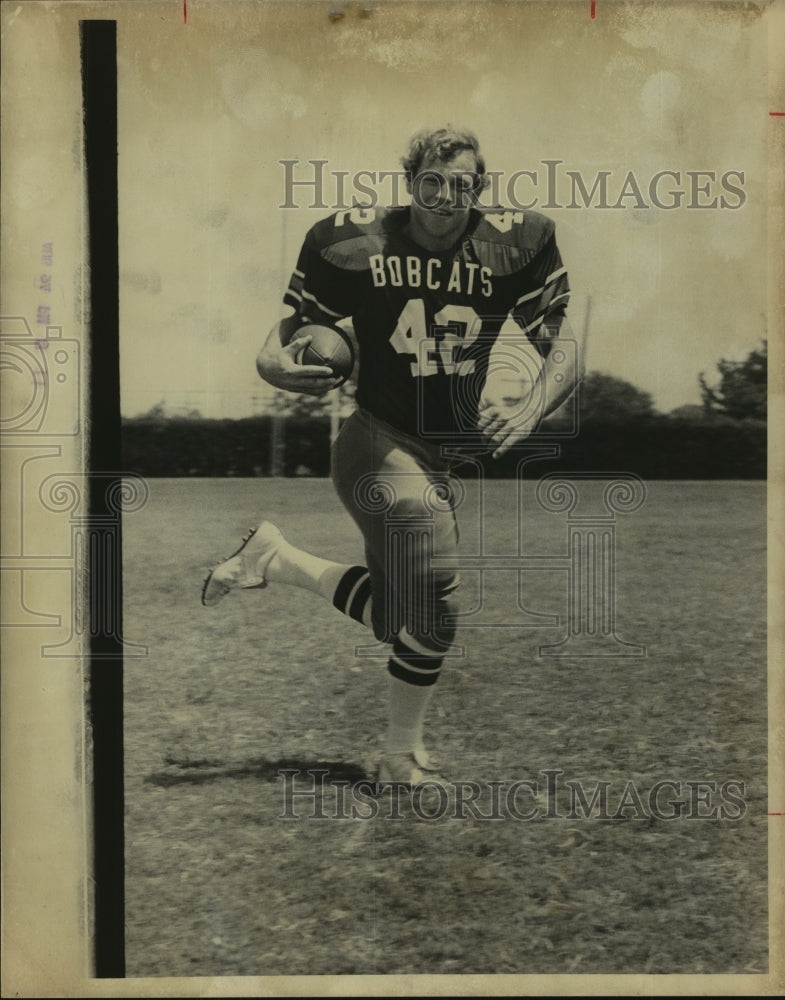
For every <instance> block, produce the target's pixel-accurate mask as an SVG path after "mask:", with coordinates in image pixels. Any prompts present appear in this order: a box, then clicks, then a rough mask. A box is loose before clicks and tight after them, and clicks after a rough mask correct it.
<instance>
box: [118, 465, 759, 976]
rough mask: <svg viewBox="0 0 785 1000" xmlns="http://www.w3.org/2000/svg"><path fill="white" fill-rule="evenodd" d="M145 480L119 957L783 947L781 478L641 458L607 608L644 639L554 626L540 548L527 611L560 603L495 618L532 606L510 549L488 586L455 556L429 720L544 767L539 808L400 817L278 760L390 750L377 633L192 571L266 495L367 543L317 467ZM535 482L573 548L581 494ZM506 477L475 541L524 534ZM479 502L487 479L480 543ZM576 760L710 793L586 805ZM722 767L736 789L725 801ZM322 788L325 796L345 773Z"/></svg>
mask: <svg viewBox="0 0 785 1000" xmlns="http://www.w3.org/2000/svg"><path fill="white" fill-rule="evenodd" d="M149 485H150V501H149V503H148V505H147V506H146V507H145V508H144V509H143V510H141V511H140V512H138V513H135V514H131V515H129V516H128V517H127V518H126V519H125V522H124V550H125V551H124V567H125V583H124V586H125V623H124V633H125V637H126V639H127V640H128V641H131V642H142V643H144V644H146V645H147V646H148V655H147V656H146V657H139V658H129V659H128V660H127V661H126V721H125V726H126V737H125V745H126V779H125V780H126V787H125V794H126V811H127V826H126V877H127V889H126V924H127V949H128V955H127V958H128V975H130V976H156V975H162V976H163V975H166V976H172V975H186V976H188V975H198V976H224V975H273V974H275V975H281V974H290V975H294V974H341V973H344V974H351V973H355V974H374V973H375V974H400V973H412V972H414V973H436V974H438V973H614V972H616V973H652V974H658V973H734V972H735V973H742V972H763V971H766V968H767V909H766V907H767V867H766V865H767V857H766V850H767V848H766V824H767V817H766V809H767V806H766V787H765V780H766V733H767V726H766V663H765V649H766V642H765V640H766V622H765V614H766V603H765V559H766V538H765V519H764V499H765V485H764V484H763V483H759V482H711V483H708V482H704V483H693V482H678V483H665V482H652V483H649V484H647V489H648V496H647V499H646V503H645V504H644V506H643V507H642V508H641V509H640V510H638V511H636V512H634V513H631V514H628V515H619V517H618V521H617V548H616V565H617V608H616V611H617V631H618V635H619V637H620V638H621V639H623V640H626V641H628V642H636V643H642V644H645V645H646V648H647V655H646V656H645V657H638V658H629V657H622V658H589V657H584V658H575V657H569V658H554V657H543V656H539V655H538V647H539V646H540V645H542V644H547V643H553V642H557V641H558V640H559V639H561V638H562V637H563V636H564V634H565V632H564V629H565V625H564V616H565V612H566V606H567V605H566V579H565V574H564V572H563V571H562V570H559V569H543V570H542V571H539V572H533V573H526V574H524V577H523V591H522V603H523V605H524V606H525V607H526V608H527V609H528V611H530V612H533V613H541V614H550V615H554V614H556V615H559V616H560V619H561V623H560V624H559V625H558V626H553V625H551V626H549V627H545V628H543V627H538V628H533V627H527V628H523V627H501V626H504V625H505V624H507V623H509V622H511V621H512V622H517V621H520V613H519V611H518V609H517V597H516V594H517V589H516V588H517V582H516V575H515V574H514V573H510V572H498V573H488V574H486V579H485V584H486V586H485V588H484V591H483V600H482V605H481V607H480V604H481V602H480V596H479V587H478V580H477V574H476V573H469V574H465V581H464V589H463V593H464V600H465V604H466V607H467V609H472V608H474V609H479V610H478V611H477V614H476V615H475V616H473V617H472V618H469V619H467V622H469V623H471V625H472V627H467V628H465V629H462V630H461V631H460V633H459V641H460V642H461V643H462V644H464V645H465V647H466V655H465V656H463V657H458V658H452V659H449V660H448V661H447V663H446V666H445V669H444V672H443V676H442V679H441V681H440V684H439V687H438V689H437V692H436V697H435V699H434V702H433V708H432V712H431V718H430V723H429V727H428V733H427V735H428V738H429V742H430V745H431V746H432V747H433V748H434V749H435V750H436V751H437V752H438V754H439V756H440V758H441V759H442V760H444V761H446V762H448V764H449V767H448V776H449V777H450V778H453V779H473V780H477V781H480V782H487V781H496V782H500V783H503V785H504V788H507V787H508V786H510V785H511V784H512V783H513V782H515V781H519V780H525V779H528V780H530V781H534V782H537V783H538V786H539V787H540V791H541V794H540V798H539V799H538V800H537V801H538V802H539V804H540V806H541V807H543V808H542V809H541V812H540V814H539V815H538V816H536V817H535V818H533V819H531V820H521V819H516V818H515V817H514V816H513V815H509V814H507V813H505V814H504V815H503V818H502V819H500V820H496V821H490V820H486V819H483V818H481V817H478V816H472V815H471V813H469V815H467V816H466V818H463V819H456V818H453V817H452V815H451V814H450V812H449V810H447V811H446V812H445V811H444V810H442V811H441V812H439V813H438V814H436V818H435V819H433V820H427V819H425V818H424V809H423V810H419V811H418V810H415V809H414V808H413V807H412V803H407V802H403V804H402V806H401V812H400V817H399V818H390V815H389V812H390V811H389V808H386V807H385V806H384V804H383V803H382V804H381V806H380V808H379V814H378V815H376V816H375V817H374V818H363V817H364V816H366V815H367V812H366V811H365V810H363V809H357V810H356V811H357V812H359V813H360V815H359V816H356V817H354V818H352V817H351V815H349V816H348V818H330V819H326V820H325V819H316V818H311V817H312V815H313V811H314V809H313V806H312V805H309V802H310V803H312V802H313V800H307V799H302V800H301V802H302V806H301V807H300V806H298V805H297V803H295V808H296V809H299V812H300V818H299V819H296V820H293V819H283V818H281V816H282V813H283V812H284V797H283V781H282V779H281V778H280V776H279V775H278V770H279V768H281V767H283V766H286V765H288V766H292V767H295V768H300V769H303V770H304V769H305V768H308V767H313V766H317V765H319V764H320V763H323V762H328V763H327V768H328V770H329V771H330V774H329V776H328V777H329V778H332V779H334V780H338V779H346V780H348V781H353V780H356V779H359V778H362V777H363V776H364V775H368V776H372V775H373V773H374V769H375V765H376V761H377V759H378V755H379V751H380V744H379V736H380V734H382V733H383V731H384V724H385V690H386V674H385V661H384V659H381V658H378V657H377V658H372V657H371V658H369V657H358V656H356V655H355V654H354V650H355V647H356V646H357V645H359V644H366V643H369V642H370V641H371V639H370V636H369V635H368V634H367V633H365V632H364V630H363V629H362V628H361V627H360V626H359V625H357V624H355V623H353V622H351V621H349V620H347V619H345V618H343V617H342V616H340V615H339V614H338V613H337V612H336V611H335V610H334V609H333V608H331V607H330V606H329V605H328V604H327V603H326V602H320V601H319V599H318V598H315V597H312V596H311V595H308V594H305V593H303V592H300V591H295V590H293V589H290V588H286V587H277V588H276V587H270V588H268V589H267V590H263V591H250V592H246V593H244V594H235V595H232V596H231V597H230V598H229V599H228V600H227V601H226V602H225V605H222V606H221V607H220V609H210V610H208V609H205V608H203V607H201V605H200V603H199V592H200V586H201V580H202V575H203V570H204V569H205V567H207V566H208V565H209V564H210V563H211V562H213V561H215V560H217V558H218V557H219V556H221V555H223V554H226V553H227V552H229V551H231V550H232V548H233V546H234V545H235V543H236V540H237V538H238V537H239V536H240V535H241V534H242V533H243V532H244V530H245V529H246V528H247V527H248V526H250V525H252V524H254V523H255V522H256V521H257V520H258V519H259V518H260V516H261V515H264V516H266V517H269V518H270V519H272V520H275V521H276V522H277V523H278V524H279V525H280V527H281V528H282V529H283V530H284V532H285V533H287V534H288V535H289V536H290V537H291V538H292V539H293V540H297V542H298V543H299V544H301V545H302V546H303V547H304V548H309V549H311V550H313V551H315V552H318V553H319V554H322V555H324V556H326V557H328V558H336V559H340V560H341V561H347V562H348V561H358V562H359V561H362V549H361V545H360V539H359V536H358V535H357V533H356V531H355V529H354V527H353V525H352V523H351V522H350V520H349V518H348V516H347V515H346V514H345V513H344V512H343V510H342V509H341V508H340V507H339V504H338V502H337V500H336V499H335V498H334V495H333V492H332V487H331V485H330V484H329V482H326V481H322V480H310V479H309V480H268V479H258V480H232V479H227V480H151V481H150V483H149ZM525 489H526V492H525V496H524V498H523V504H522V509H523V511H524V512H525V521H524V524H525V527H524V534H525V542H526V552H527V553H529V554H542V555H554V554H563V553H564V550H565V544H566V542H565V539H566V523H565V515H564V514H553V513H547V512H545V511H543V510H541V509H540V508H539V507H538V506H537V505H536V504H535V502H534V499H533V491H534V484H533V483H527V484H526V488H525ZM516 490H517V484H516V483H514V482H500V481H494V482H492V483H490V484H486V487H485V492H484V500H485V504H486V517H485V525H484V528H483V542H484V546H485V552H489V553H504V552H506V553H509V552H514V551H515V546H516V524H515V521H516V519H515V511H516V503H517V498H516ZM477 511H478V494H477V486H476V484H472V483H469V484H467V497H466V502H465V504H464V509H463V510H462V511H461V526H462V548H463V549H464V551H466V552H467V553H471V552H477V551H478V549H477V545H478V534H479V533H478V527H477V523H478V520H477V519H478V515H477ZM516 616H517V617H516ZM493 624H495V625H496V626H497V627H495V628H493V627H487V626H488V625H493ZM556 769H558V770H561V771H562V772H563V774H562V775H561V776H560V777H558V780H559V782H560V784H559V792H558V793H557V795H556V797H555V798H554V799H552V800H551V803H550V805H551V809H552V811H553V809H554V808H555V811H556V812H558V813H559V815H558V816H552V817H548V816H547V815H543V812H547V802H545V800H544V799H543V795H542V789H543V788H544V787H545V786H546V778H545V777H544V775H543V772H544V771H548V770H551V771H554V770H556ZM567 780H570V781H573V782H581V783H582V787H583V788H584V789H586V790H587V791H589V792H590V791H591V790H592V789H593V788H594V787H595V786H596V785H597V783H598V782H603V781H605V782H608V783H610V784H609V785H608V786H607V787H609V789H610V792H609V795H610V798H611V801H612V802H614V803H616V802H618V801H619V798H620V796H621V793H622V790H623V789H624V788H625V785H626V784H627V783H628V782H632V783H634V786H635V788H636V789H637V790H638V791H639V792H640V793H641V795H644V798H645V793H646V792H647V790H650V789H651V788H652V786H654V785H655V784H656V783H657V782H658V781H666V780H670V781H673V782H676V783H678V789H679V792H680V795H681V798H682V799H685V800H686V799H690V796H692V797H693V798H692V800H691V802H692V805H688V806H687V807H685V814H683V815H682V816H681V817H679V816H677V817H676V818H675V819H672V820H666V819H663V818H657V817H656V816H652V815H648V816H643V815H641V813H640V810H639V809H638V808H637V807H636V806H635V803H634V802H633V803H632V808H630V809H626V810H622V811H619V810H615V806H612V808H611V812H614V811H616V812H617V813H618V816H617V818H615V819H601V818H594V817H592V818H585V817H583V818H577V819H569V818H564V814H566V813H569V809H570V802H569V796H568V795H567V791H568V789H567V787H566V786H565V785H564V784H563V783H564V782H565V781H567ZM696 781H705V782H715V783H716V786H715V790H714V791H711V787H710V786H692V787H690V786H688V785H687V784H686V783H687V782H696ZM728 781H735V782H743V783H744V791H743V802H744V808H743V809H742V808H736V809H735V811H734V810H730V813H729V816H728V818H725V819H720V818H719V817H718V816H717V815H716V814H715V815H714V816H713V818H712V809H713V808H714V807H715V806H717V805H718V804H719V805H722V802H723V799H722V798H721V793H720V788H721V786H722V785H723V783H725V782H728ZM499 787H502V786H499ZM669 787H670V786H669ZM701 787H702V788H703V792H702V793H701ZM707 788H708V789H709V790H708V791H707ZM666 791H667V790H666ZM701 794H703V796H704V802H703V804H701V803H700V802H697V797H700V795H701ZM673 797H674V795H670V798H673ZM668 798H669V795H668V794H665V795H664V797H663V801H667V800H668ZM320 801H322V802H323V803H324V806H325V811H326V813H327V814H328V815H331V816H333V815H334V814H335V812H336V811H337V809H336V805H335V803H336V793H335V791H334V789H332V788H331V787H329V786H328V788H327V790H326V791H325V794H324V798H323V799H320ZM347 801H350V802H351V800H347ZM358 801H359V800H358ZM489 801H490V800H488V801H486V799H485V798H482V799H480V800H478V803H479V804H481V805H482V809H483V814H488V813H489V812H490V805H489ZM532 801H533V800H532V797H531V796H529V797H528V798H527V797H526V796H525V795H522V796H521V797H520V799H519V800H518V805H519V807H520V808H521V809H523V810H525V809H528V808H529V807H530V806H531V805H532ZM377 804H378V803H377ZM349 808H350V807H349ZM368 811H369V810H368ZM690 811H692V812H693V813H694V812H699V813H708V814H709V817H708V818H698V817H696V816H693V817H692V818H690V817H689V816H688V815H687V813H689V812H690ZM590 815H591V813H590ZM732 816H735V817H736V818H735V819H734V818H732Z"/></svg>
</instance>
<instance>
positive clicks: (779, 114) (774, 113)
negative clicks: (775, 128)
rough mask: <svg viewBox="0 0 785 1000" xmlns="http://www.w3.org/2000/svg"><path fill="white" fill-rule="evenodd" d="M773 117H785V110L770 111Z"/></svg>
mask: <svg viewBox="0 0 785 1000" xmlns="http://www.w3.org/2000/svg"><path fill="white" fill-rule="evenodd" d="M769 114H770V115H771V117H772V118H785V111H770V112H769Z"/></svg>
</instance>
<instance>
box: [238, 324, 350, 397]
mask: <svg viewBox="0 0 785 1000" xmlns="http://www.w3.org/2000/svg"><path fill="white" fill-rule="evenodd" d="M316 311H317V312H318V310H316ZM327 321H328V318H327V317H326V316H322V315H321V313H319V315H318V316H308V317H304V316H301V315H300V314H299V313H294V314H293V315H291V316H286V317H284V319H282V320H280V321H279V322H278V323H276V324H275V326H274V327H273V328H272V330H270V333H269V334H268V337H267V340H266V341H265V342H264V344H263V345H262V348H261V350H260V351H259V353H258V355H257V356H256V370H257V371H258V372H259V375H260V376H261V377H262V378H263V379H264V380H265V382H269V383H270V385H274V386H275V387H276V388H277V389H285V390H286V391H287V392H304V393H307V394H308V395H310V396H323V395H324V394H325V393H326V392H329V391H330V389H334V388H335V386H336V385H338V383H339V382H340V381H341V380H340V379H339V378H336V376H335V375H334V374H333V371H332V369H331V368H328V367H327V366H326V365H300V364H298V363H297V360H296V358H297V355H298V353H299V352H300V351H301V350H302V349H303V348H304V347H305V346H306V345H307V344H309V343H310V342H311V338H310V336H309V335H308V334H306V335H305V336H302V337H301V336H298V333H297V331H298V330H299V328H300V327H301V326H302V325H303V323H308V322H310V323H320V322H327Z"/></svg>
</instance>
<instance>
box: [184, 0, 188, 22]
mask: <svg viewBox="0 0 785 1000" xmlns="http://www.w3.org/2000/svg"><path fill="white" fill-rule="evenodd" d="M183 24H188V0H183Z"/></svg>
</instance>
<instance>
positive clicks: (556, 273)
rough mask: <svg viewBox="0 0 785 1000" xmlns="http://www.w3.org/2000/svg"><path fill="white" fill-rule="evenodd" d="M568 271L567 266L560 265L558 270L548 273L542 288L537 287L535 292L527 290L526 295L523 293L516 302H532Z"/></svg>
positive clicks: (519, 303) (517, 303) (518, 303)
mask: <svg viewBox="0 0 785 1000" xmlns="http://www.w3.org/2000/svg"><path fill="white" fill-rule="evenodd" d="M566 273H567V268H566V267H560V268H559V269H558V270H556V271H554V272H553V273H552V274H549V275H548V277H547V278H546V279H545V284H544V285H542V286H541V287H540V288H535V289H534V291H533V292H527V293H526V295H522V296H521V297H520V298H519V299H518V301H517V302H516V303H515V305H516V306H519V305H521V304H522V303H524V302H530V301H531V300H532V299H536V298H537V297H538V296H539V295H542V293H543V292H544V291H545V289H546V288H547V287H548V285H552V284H553V282H554V281H556V279H557V278H560V277H561V276H562V275H563V274H566Z"/></svg>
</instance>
